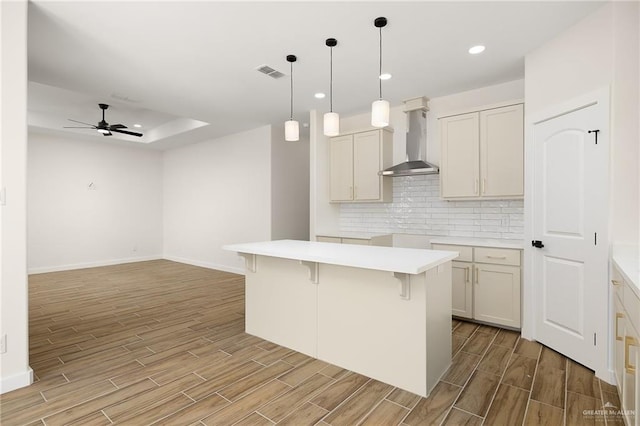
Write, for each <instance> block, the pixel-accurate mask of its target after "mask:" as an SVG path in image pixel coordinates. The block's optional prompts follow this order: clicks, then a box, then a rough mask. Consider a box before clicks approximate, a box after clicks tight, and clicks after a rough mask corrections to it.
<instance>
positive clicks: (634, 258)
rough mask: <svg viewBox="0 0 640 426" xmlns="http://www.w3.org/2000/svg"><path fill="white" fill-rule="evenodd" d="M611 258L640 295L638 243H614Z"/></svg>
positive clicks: (637, 294) (639, 252) (639, 254)
mask: <svg viewBox="0 0 640 426" xmlns="http://www.w3.org/2000/svg"><path fill="white" fill-rule="evenodd" d="M611 258H612V259H613V262H614V263H615V264H616V266H617V267H618V269H619V270H620V272H622V275H624V280H625V281H626V282H628V283H629V284H630V287H631V289H632V290H633V291H634V292H635V293H636V296H638V297H640V251H639V250H638V245H633V244H614V245H613V251H612V253H611Z"/></svg>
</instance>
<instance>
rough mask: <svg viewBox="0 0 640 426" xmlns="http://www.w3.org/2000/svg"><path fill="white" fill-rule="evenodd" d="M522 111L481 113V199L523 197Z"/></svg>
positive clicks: (517, 107) (509, 109) (518, 107)
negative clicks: (485, 197)
mask: <svg viewBox="0 0 640 426" xmlns="http://www.w3.org/2000/svg"><path fill="white" fill-rule="evenodd" d="M523 121H524V115H523V107H522V104H520V105H512V106H508V107H503V108H495V109H490V110H486V111H481V112H480V177H481V181H480V195H482V196H487V197H499V196H508V197H513V196H519V195H523V194H524V123H523Z"/></svg>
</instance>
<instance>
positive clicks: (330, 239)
mask: <svg viewBox="0 0 640 426" xmlns="http://www.w3.org/2000/svg"><path fill="white" fill-rule="evenodd" d="M316 241H317V242H319V243H335V244H340V243H341V242H342V239H341V238H340V237H325V236H321V235H317V236H316Z"/></svg>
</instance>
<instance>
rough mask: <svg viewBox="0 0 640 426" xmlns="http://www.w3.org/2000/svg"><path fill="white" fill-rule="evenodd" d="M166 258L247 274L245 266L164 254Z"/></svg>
mask: <svg viewBox="0 0 640 426" xmlns="http://www.w3.org/2000/svg"><path fill="white" fill-rule="evenodd" d="M164 259H167V260H171V261H173V262H179V263H186V264H187V265H193V266H200V267H202V268H207V269H215V270H217V271H224V272H230V273H232V274H239V275H245V271H244V268H238V267H235V266H229V265H221V264H219V263H213V262H202V261H200V260H193V259H187V258H184V257H178V256H164Z"/></svg>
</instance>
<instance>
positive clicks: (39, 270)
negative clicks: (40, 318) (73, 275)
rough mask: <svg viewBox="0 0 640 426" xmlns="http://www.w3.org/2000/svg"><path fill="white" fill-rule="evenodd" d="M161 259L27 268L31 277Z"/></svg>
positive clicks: (151, 257) (136, 258)
mask: <svg viewBox="0 0 640 426" xmlns="http://www.w3.org/2000/svg"><path fill="white" fill-rule="evenodd" d="M162 258H163V257H162V256H161V255H155V256H139V257H128V258H126V259H109V260H99V261H96V262H85V263H73V264H69V265H58V266H43V267H39V268H29V272H28V273H29V274H30V275H31V274H44V273H46V272H59V271H71V270H73V269H85V268H95V267H98V266H110V265H120V264H123V263H134V262H144V261H147V260H159V259H162Z"/></svg>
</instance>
